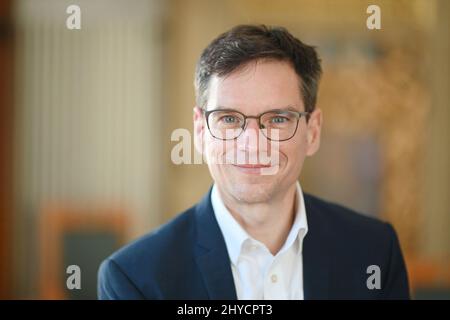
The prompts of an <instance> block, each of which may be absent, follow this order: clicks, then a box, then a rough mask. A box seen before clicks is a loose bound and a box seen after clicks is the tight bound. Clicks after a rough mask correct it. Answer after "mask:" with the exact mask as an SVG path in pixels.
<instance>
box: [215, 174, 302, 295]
mask: <svg viewBox="0 0 450 320" xmlns="http://www.w3.org/2000/svg"><path fill="white" fill-rule="evenodd" d="M295 199H296V200H295V201H296V203H295V204H296V205H295V219H294V223H293V225H292V228H291V230H290V231H289V234H288V236H287V238H286V241H285V243H284V245H283V246H282V248H281V249H280V251H279V252H278V253H277V254H276V255H275V256H274V255H272V253H271V252H270V251H269V250H268V249H267V247H266V246H265V245H264V244H263V243H262V242H260V241H257V240H255V239H254V238H252V237H251V236H250V235H249V234H248V233H247V232H246V231H245V230H244V228H242V226H241V225H240V224H239V223H238V222H237V221H236V220H235V219H234V217H233V216H232V215H231V214H230V212H229V211H228V209H227V208H226V207H225V205H224V203H223V201H222V199H221V197H220V193H219V191H218V189H217V187H216V186H215V185H214V186H213V189H212V192H211V202H212V206H213V209H214V214H215V216H216V219H217V222H218V224H219V227H220V229H221V231H222V234H223V236H224V239H225V244H226V246H227V250H228V255H229V257H230V260H231V270H232V273H233V279H234V284H235V287H236V294H237V298H238V299H239V300H264V299H267V300H275V299H286V300H303V261H302V246H303V239H304V237H305V235H306V233H307V232H308V223H307V220H306V211H305V203H304V200H303V193H302V190H301V187H300V183H298V182H297V191H296V196H295Z"/></svg>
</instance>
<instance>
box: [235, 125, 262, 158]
mask: <svg viewBox="0 0 450 320" xmlns="http://www.w3.org/2000/svg"><path fill="white" fill-rule="evenodd" d="M259 133H260V132H259V124H258V119H254V118H247V124H246V127H245V130H244V132H242V133H241V135H240V136H239V137H238V138H237V147H238V149H239V150H246V151H249V152H252V151H253V152H256V151H258V146H259Z"/></svg>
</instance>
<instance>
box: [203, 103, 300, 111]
mask: <svg viewBox="0 0 450 320" xmlns="http://www.w3.org/2000/svg"><path fill="white" fill-rule="evenodd" d="M212 110H234V111H239V112H241V113H242V111H241V110H239V109H236V108H232V107H226V106H217V107H216V108H213V109H209V110H208V109H207V111H212ZM269 111H294V112H303V111H301V110H297V109H296V108H295V107H293V106H292V105H288V106H285V107H281V108H273V109H269V110H266V111H263V112H261V113H265V112H269Z"/></svg>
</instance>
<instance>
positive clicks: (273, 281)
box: [270, 274, 278, 283]
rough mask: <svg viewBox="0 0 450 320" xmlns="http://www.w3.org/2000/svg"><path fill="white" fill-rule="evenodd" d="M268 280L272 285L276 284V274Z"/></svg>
mask: <svg viewBox="0 0 450 320" xmlns="http://www.w3.org/2000/svg"><path fill="white" fill-rule="evenodd" d="M270 280H272V283H276V282H277V281H278V277H277V275H276V274H273V275H272V276H271V277H270Z"/></svg>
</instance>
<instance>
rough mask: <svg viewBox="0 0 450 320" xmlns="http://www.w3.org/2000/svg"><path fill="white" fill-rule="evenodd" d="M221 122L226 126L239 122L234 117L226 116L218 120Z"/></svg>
mask: <svg viewBox="0 0 450 320" xmlns="http://www.w3.org/2000/svg"><path fill="white" fill-rule="evenodd" d="M220 120H221V121H223V122H224V123H226V124H234V123H236V122H239V119H238V118H237V117H235V116H231V115H226V116H223V117H222V118H220Z"/></svg>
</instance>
